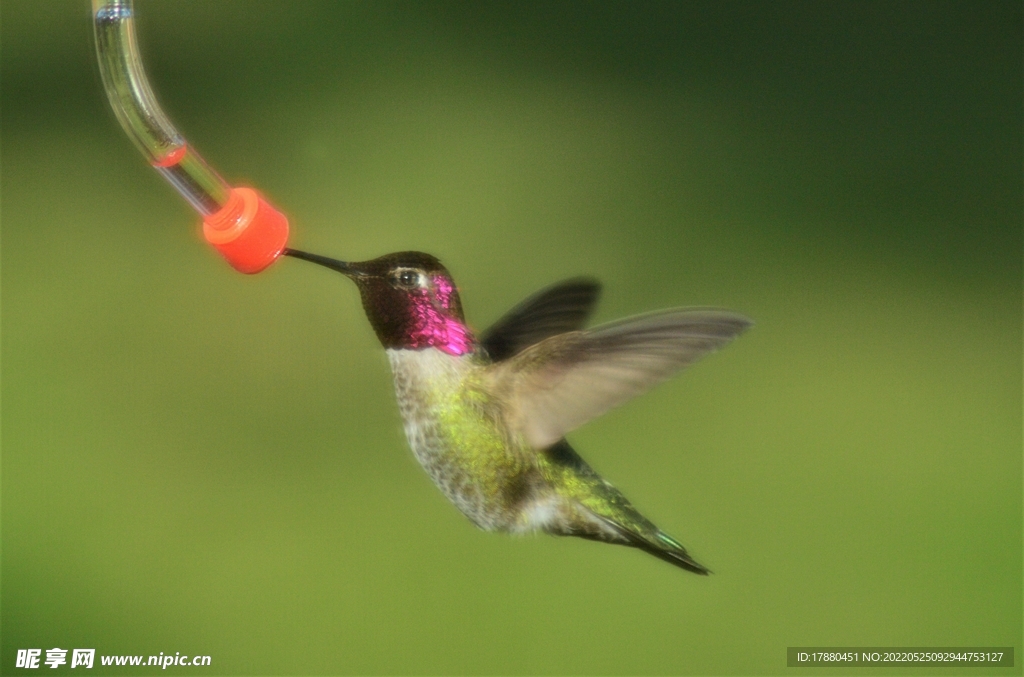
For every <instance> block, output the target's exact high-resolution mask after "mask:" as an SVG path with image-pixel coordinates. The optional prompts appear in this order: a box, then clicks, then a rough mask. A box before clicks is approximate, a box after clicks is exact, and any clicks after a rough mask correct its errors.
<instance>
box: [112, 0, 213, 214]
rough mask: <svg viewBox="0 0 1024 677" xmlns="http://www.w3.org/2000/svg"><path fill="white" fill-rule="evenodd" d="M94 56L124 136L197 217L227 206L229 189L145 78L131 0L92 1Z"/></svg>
mask: <svg viewBox="0 0 1024 677" xmlns="http://www.w3.org/2000/svg"><path fill="white" fill-rule="evenodd" d="M92 9H93V28H94V31H95V35H96V55H97V57H98V58H99V64H100V74H101V75H102V77H103V85H104V87H105V88H106V90H107V98H108V99H109V100H110V106H111V108H113V109H114V114H115V115H116V116H117V120H118V122H120V123H121V127H122V128H123V129H124V131H125V133H126V134H128V138H130V139H131V140H132V142H133V143H134V144H135V146H136V147H137V148H138V149H139V150H140V151H141V152H142V154H143V155H144V156H145V157H146V159H147V160H148V161H149V163H150V164H151V165H152V166H153V167H154V168H155V169H156V170H157V171H158V172H160V173H161V174H163V176H164V178H166V179H167V180H168V181H169V182H170V183H171V185H173V186H174V188H175V189H176V190H177V191H178V192H179V193H181V195H182V196H183V197H184V198H185V199H186V200H188V202H189V203H190V204H191V205H192V207H194V208H195V210H196V211H198V212H199V213H200V214H202V215H203V216H209V215H211V214H214V213H216V212H217V211H219V210H220V209H221V208H222V207H223V206H224V205H226V204H227V202H228V198H229V196H230V192H231V187H230V186H229V185H228V184H227V183H226V182H225V181H224V179H222V178H221V177H220V176H219V175H218V174H217V172H215V171H214V170H213V169H211V168H210V166H209V165H207V164H206V162H205V161H204V160H203V158H202V157H200V155H199V154H198V153H196V152H195V150H193V149H192V148H191V147H190V146H189V145H188V142H187V141H185V138H184V137H183V136H182V135H181V134H180V133H179V132H178V130H177V129H175V127H174V125H173V124H171V121H170V120H169V119H168V118H167V115H166V114H164V112H163V110H162V109H161V108H160V105H159V104H158V103H157V101H156V96H155V95H154V94H153V90H152V89H151V88H150V86H149V81H148V80H147V79H146V72H145V70H143V68H142V60H141V58H140V57H139V47H138V43H137V42H136V40H135V19H134V7H133V5H132V0H92Z"/></svg>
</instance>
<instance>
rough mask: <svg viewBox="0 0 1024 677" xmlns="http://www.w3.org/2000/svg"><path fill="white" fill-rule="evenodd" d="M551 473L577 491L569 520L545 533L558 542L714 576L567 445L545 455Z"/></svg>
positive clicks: (561, 444) (572, 497) (568, 502)
mask: <svg viewBox="0 0 1024 677" xmlns="http://www.w3.org/2000/svg"><path fill="white" fill-rule="evenodd" d="M542 458H544V459H545V460H546V461H547V464H548V465H547V466H546V468H545V473H546V476H547V479H548V481H549V482H551V484H553V485H555V486H561V487H567V486H568V487H574V490H573V491H572V492H571V494H570V496H568V497H565V499H564V500H566V507H567V511H566V512H567V515H571V517H568V519H566V520H564V521H562V520H558V521H556V522H553V523H548V524H546V525H545V526H544V530H545V531H547V532H548V533H551V534H555V535H558V536H577V537H579V538H586V539H589V540H593V541H601V542H603V543H617V544H619V545H628V546H631V547H634V548H639V549H640V550H643V551H644V552H646V553H649V554H651V555H654V556H655V557H657V558H658V559H662V560H665V561H666V562H668V563H669V564H674V565H676V566H677V567H679V568H681V569H686V570H687V571H692V572H693V573H695V574H700V575H701V576H707V575H708V574H709V573H711V572H710V571H709V570H708V568H707V567H705V566H703V565H702V564H700V563H698V562H697V561H696V560H694V559H693V558H692V557H690V554H689V553H688V552H686V548H684V547H683V546H682V544H681V543H679V542H678V541H677V540H675V539H674V538H672V537H671V536H669V535H668V534H666V533H665V532H663V531H661V530H660V529H658V527H656V526H655V525H654V524H653V523H652V522H651V521H650V520H648V519H647V518H646V517H644V516H643V515H642V514H640V511H639V510H637V509H636V508H634V507H633V505H632V504H631V503H630V502H629V501H628V500H627V499H626V497H625V496H623V495H622V493H621V492H620V491H619V490H618V489H616V488H615V487H613V486H612V485H611V484H609V483H608V482H605V481H604V480H603V479H601V477H600V475H598V474H597V473H596V472H594V470H593V469H592V468H591V467H590V466H589V465H587V462H586V461H584V460H583V459H582V458H580V455H579V454H577V453H576V451H575V450H573V448H572V447H571V446H569V443H568V442H566V441H565V440H564V439H562V440H559V441H558V442H557V443H555V444H554V445H552V446H551V447H549V448H548V449H545V450H544V456H543V457H542Z"/></svg>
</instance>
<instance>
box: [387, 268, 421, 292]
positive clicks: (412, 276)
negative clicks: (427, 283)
mask: <svg viewBox="0 0 1024 677" xmlns="http://www.w3.org/2000/svg"><path fill="white" fill-rule="evenodd" d="M422 277H423V274H422V273H420V272H419V271H418V270H414V269H412V268H399V269H398V270H396V271H395V272H394V273H393V274H392V276H391V279H392V280H393V281H394V283H395V286H397V287H402V288H403V289H415V288H416V287H420V286H422V285H421V280H422Z"/></svg>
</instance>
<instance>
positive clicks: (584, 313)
mask: <svg viewBox="0 0 1024 677" xmlns="http://www.w3.org/2000/svg"><path fill="white" fill-rule="evenodd" d="M600 293H601V285H600V284H599V283H598V282H597V280H593V279H590V278H585V277H577V278H573V279H571V280H564V281H562V282H559V283H558V284H556V285H553V286H551V287H548V288H547V289H544V290H541V291H539V292H537V293H536V294H534V295H533V296H531V297H530V298H528V299H526V300H525V301H523V302H522V303H520V304H519V305H518V306H516V307H515V308H513V309H512V310H510V311H508V312H507V313H505V315H504V316H503V317H502V318H501V319H500V320H498V321H497V322H495V323H494V325H493V326H492V327H491V328H490V329H488V330H487V331H485V332H484V333H483V336H482V337H481V338H480V343H481V345H483V347H484V348H485V349H486V350H487V354H488V355H489V356H490V358H491V359H492V360H494V361H495V362H501V361H502V360H506V359H508V358H510V357H512V356H513V355H515V354H516V353H519V352H520V351H522V350H523V349H525V348H527V347H529V346H531V345H533V344H534V343H538V342H540V341H543V340H544V339H546V338H548V337H550V336H555V335H557V334H564V333H566V332H570V331H576V330H577V329H582V328H583V325H584V324H585V323H586V321H587V318H588V317H590V313H591V312H592V311H593V310H594V305H595V304H596V303H597V297H598V295H599V294H600Z"/></svg>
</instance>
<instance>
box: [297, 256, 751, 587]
mask: <svg viewBox="0 0 1024 677" xmlns="http://www.w3.org/2000/svg"><path fill="white" fill-rule="evenodd" d="M284 254H285V255H287V256H291V257H294V258H297V259H303V260H306V261H310V262H313V263H317V264H320V265H321V266H325V267H327V268H330V269H332V270H335V271H337V272H339V273H342V274H343V275H345V276H346V277H348V278H349V279H350V280H352V281H353V282H355V284H356V286H357V287H358V288H359V293H360V296H361V298H362V303H363V309H364V310H365V312H366V316H367V318H368V319H369V321H370V325H371V326H372V327H373V330H374V332H375V333H376V335H377V338H378V339H379V340H380V343H381V345H382V346H383V347H384V350H385V351H386V352H387V356H388V361H389V362H390V366H391V372H392V376H393V378H394V386H395V394H396V397H397V400H398V408H399V411H400V413H401V417H402V421H403V427H404V429H405V435H406V438H407V439H408V442H409V446H410V447H411V448H412V452H413V454H414V455H415V457H416V459H417V460H418V461H419V463H420V465H422V466H423V469H424V470H425V471H426V472H427V474H428V475H429V476H430V478H431V479H432V480H433V481H434V483H435V484H436V485H437V487H438V488H439V489H440V490H441V492H442V493H444V495H445V496H446V497H447V498H448V499H449V500H450V501H451V502H452V503H454V504H455V506H456V507H457V508H458V509H459V510H460V511H461V512H462V513H463V514H464V515H465V516H466V517H468V518H469V520H470V521H471V522H473V523H474V524H475V525H477V526H478V527H480V528H482V529H484V530H487V531H499V532H508V533H514V534H518V533H528V532H535V531H541V532H546V533H548V534H553V535H558V536H577V537H580V538H586V539H591V540H595V541H601V542H605V543H614V544H619V545H626V546H632V547H635V548H638V549H640V550H643V551H644V552H647V553H650V554H651V555H654V556H655V557H658V558H660V559H662V560H665V561H667V562H669V563H671V564H674V565H676V566H678V567H681V568H683V569H685V570H687V571H691V572H693V573H696V574H702V575H707V574H708V573H709V570H708V569H707V568H706V567H704V566H703V565H701V564H699V563H698V562H697V561H696V560H694V559H693V557H691V556H690V554H689V553H688V552H687V551H686V548H684V547H683V546H682V544H680V543H679V542H678V541H677V540H675V539H674V538H672V537H671V536H669V535H668V534H666V533H665V532H663V531H662V530H661V529H659V528H658V527H657V526H655V525H654V523H653V522H651V521H650V520H649V519H647V518H646V517H644V516H643V515H642V514H641V513H640V511H638V510H637V509H636V508H634V507H633V505H632V504H631V503H630V502H629V501H628V500H627V499H626V497H625V496H623V495H622V493H621V492H620V491H619V490H618V489H616V488H615V487H614V486H612V484H611V483H609V482H608V481H607V480H605V479H604V478H602V477H601V476H600V475H599V474H598V473H597V472H595V471H594V469H593V468H591V467H590V465H588V464H587V462H586V461H584V460H583V459H582V458H581V457H580V456H579V454H577V453H576V451H575V450H573V448H572V447H571V446H569V443H568V442H567V441H566V439H565V435H566V434H567V433H569V432H570V431H572V430H574V429H575V428H577V427H579V426H581V425H583V424H584V423H586V422H587V421H589V420H591V419H593V418H595V417H597V416H599V415H600V414H602V413H604V412H606V411H608V410H609V409H611V408H613V407H615V406H617V405H620V404H622V403H624V402H626V401H627V400H630V399H632V398H633V397H635V396H636V395H639V394H640V393H642V392H644V391H646V390H647V389H649V388H650V387H651V386H653V385H654V384H656V383H658V382H660V381H663V380H665V379H666V378H668V377H669V376H671V375H672V374H673V373H675V372H676V371H678V370H680V369H682V368H684V367H686V366H688V365H690V364H692V363H693V362H695V361H697V360H698V359H700V358H701V357H703V356H704V355H706V354H708V353H710V352H712V351H714V350H716V349H718V348H720V347H722V346H724V345H725V344H726V343H728V342H729V341H731V340H732V339H734V338H735V337H736V336H738V335H739V334H740V333H741V332H743V330H745V329H746V328H747V327H749V326H750V325H751V324H752V323H751V321H750V320H749V319H747V318H746V317H744V316H742V315H739V314H736V313H733V312H729V311H725V310H717V309H685V308H677V309H673V310H663V311H659V312H654V313H649V314H645V315H639V316H635V317H631V318H628V319H625V320H620V321H618V322H612V323H610V324H605V325H601V326H598V327H594V328H592V329H584V325H585V323H586V321H587V319H588V317H589V316H590V314H591V312H592V311H593V309H594V306H595V304H596V302H597V298H598V295H599V293H600V284H599V283H598V282H597V281H596V280H593V279H591V278H573V279H569V280H565V281H563V282H560V283H557V284H555V285H553V286H551V287H548V288H547V289H544V290H542V291H540V292H538V293H536V294H534V295H533V296H531V297H529V298H528V299H526V300H525V301H523V302H522V303H520V304H519V305H518V306H516V307H514V308H513V309H512V310H511V311H509V312H508V313H506V314H505V315H504V316H502V317H501V319H499V320H498V321H497V322H496V323H495V324H494V326H492V327H491V328H489V329H487V330H486V331H484V332H482V333H481V334H480V335H479V336H476V335H475V334H474V332H473V331H472V330H471V329H470V327H469V326H468V325H467V324H466V321H465V318H464V316H463V312H462V302H461V300H460V298H459V292H458V289H457V287H456V286H455V281H454V280H453V279H452V276H451V274H450V273H449V272H448V270H447V269H446V268H445V267H444V266H443V265H442V264H441V262H440V261H438V260H437V258H435V257H433V256H431V255H430V254H425V253H422V252H414V251H408V252H398V253H394V254H387V255H385V256H381V257H380V258H376V259H373V260H371V261H363V262H356V263H354V262H346V261H339V260H337V259H332V258H327V257H325V256H319V255H316V254H310V253H307V252H303V251H298V250H295V249H285V250H284Z"/></svg>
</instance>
